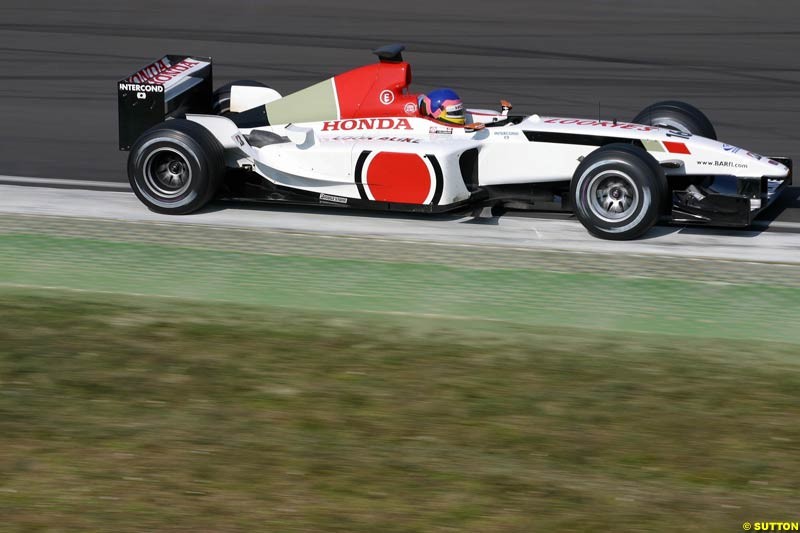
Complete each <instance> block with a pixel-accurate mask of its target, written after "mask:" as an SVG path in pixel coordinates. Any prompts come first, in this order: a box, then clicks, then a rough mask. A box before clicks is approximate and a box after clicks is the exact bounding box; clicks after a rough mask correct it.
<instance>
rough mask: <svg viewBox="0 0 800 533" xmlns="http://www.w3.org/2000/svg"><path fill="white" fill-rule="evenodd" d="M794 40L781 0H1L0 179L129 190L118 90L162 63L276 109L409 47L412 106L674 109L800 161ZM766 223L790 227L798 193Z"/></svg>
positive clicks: (792, 18) (735, 140)
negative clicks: (447, 102)
mask: <svg viewBox="0 0 800 533" xmlns="http://www.w3.org/2000/svg"><path fill="white" fill-rule="evenodd" d="M799 28H800V3H796V2H787V1H785V0H766V1H761V2H758V3H757V4H755V3H753V2H752V1H749V0H726V1H705V2H703V1H696V0H675V1H671V2H641V1H638V0H624V1H623V0H619V1H615V0H609V1H603V2H587V1H584V0H566V1H560V2H534V1H528V0H525V1H520V0H512V1H506V2H502V3H497V2H486V1H485V0H465V1H461V2H458V3H438V2H431V1H426V2H418V1H404V2H391V3H390V2H367V1H356V0H338V1H336V2H332V1H330V0H308V1H303V0H291V1H286V0H281V1H269V0H264V1H252V0H227V1H225V2H198V1H196V0H192V1H189V0H170V1H169V2H163V1H153V0H138V1H136V2H134V1H129V0H124V1H107V0H86V1H74V2H63V0H26V1H24V2H23V1H21V0H4V1H3V2H2V4H1V5H0V81H2V83H1V84H0V124H2V128H0V175H12V176H36V177H45V178H55V179H63V180H100V181H112V182H120V183H122V182H124V181H125V180H126V176H125V160H126V154H124V153H120V152H118V150H117V114H116V113H117V111H116V81H117V80H119V79H121V78H123V77H125V76H126V75H128V74H130V73H131V72H133V71H135V70H136V69H138V68H139V67H141V66H143V65H145V64H147V63H148V62H150V61H152V60H153V59H155V58H158V57H160V56H161V55H163V54H164V53H168V52H169V53H187V54H197V55H201V54H202V55H210V56H212V57H213V58H214V73H215V82H216V83H217V84H222V83H224V82H227V81H230V80H235V79H257V80H261V81H264V82H266V83H268V84H269V85H271V86H272V87H274V88H275V89H277V90H278V91H280V92H282V93H284V94H285V93H288V92H292V91H293V90H296V89H299V88H302V87H305V86H307V85H309V84H311V83H314V82H316V81H319V80H321V79H324V78H326V77H329V76H331V75H333V74H336V73H339V72H342V71H344V70H347V69H349V68H352V67H355V66H359V65H361V64H364V63H367V62H371V61H373V60H374V57H373V56H371V55H370V53H369V50H370V49H371V48H374V47H376V46H379V45H381V44H385V43H391V42H403V43H405V44H406V45H407V46H408V52H407V53H406V58H407V59H408V60H409V61H410V62H411V63H412V67H413V70H414V80H415V82H414V85H413V86H412V87H413V90H415V91H420V92H421V91H426V90H429V89H431V88H433V87H438V86H450V87H453V88H455V89H456V90H457V91H459V93H460V94H461V96H462V98H463V99H464V100H465V101H466V102H467V104H468V105H470V106H475V107H485V106H496V105H497V102H498V100H499V99H500V98H505V99H509V100H511V101H512V102H513V103H514V105H515V112H520V113H525V114H530V113H541V114H551V115H563V116H581V117H584V116H585V117H592V118H594V117H598V116H599V117H601V118H606V119H611V118H619V119H620V120H623V119H630V118H632V117H633V116H634V115H635V114H636V113H637V112H638V111H639V110H640V109H641V108H643V107H644V106H646V105H647V104H649V103H652V102H654V101H658V100H663V99H681V100H686V101H688V102H691V103H693V104H694V105H697V106H698V107H700V108H701V109H703V110H704V111H705V112H706V113H707V114H708V115H709V116H710V117H711V119H712V121H713V122H714V124H715V127H716V129H717V132H718V134H719V137H720V139H722V140H725V141H726V142H729V143H731V144H735V145H738V146H742V147H745V148H747V149H749V150H752V151H755V152H758V153H763V154H765V155H785V156H789V157H792V158H794V159H798V158H800V148H798V147H799V146H800V130H798V123H800V102H798V97H799V96H800V89H799V88H798V87H800V65H798V63H797V56H796V53H797V49H798V48H797V39H798V34H800V29H799ZM76 185H79V186H80V184H79V183H76ZM766 218H767V219H776V220H778V221H783V222H797V221H800V188H798V187H795V188H793V189H791V190H789V191H788V193H787V194H785V195H784V198H783V199H782V200H781V201H780V202H779V203H778V204H777V205H776V206H774V207H773V208H772V209H771V210H770V211H769V212H768V213H767V214H766Z"/></svg>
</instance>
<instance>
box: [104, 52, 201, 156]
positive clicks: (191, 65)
mask: <svg viewBox="0 0 800 533" xmlns="http://www.w3.org/2000/svg"><path fill="white" fill-rule="evenodd" d="M212 91H213V80H212V73H211V58H210V57H200V56H183V55H166V56H164V57H162V58H161V59H159V60H158V61H155V62H153V63H151V64H149V65H147V66H146V67H144V68H142V69H140V70H138V71H136V72H135V73H133V74H131V75H130V76H128V77H127V78H125V79H123V80H120V81H119V82H118V84H117V94H118V104H117V106H118V110H119V149H120V150H130V148H131V145H132V144H133V143H134V142H136V139H138V138H139V136H140V135H141V134H142V133H144V132H145V130H147V129H149V128H150V127H152V126H155V125H156V124H158V123H160V122H163V121H164V120H166V119H167V118H171V117H176V116H179V115H182V114H184V113H187V112H192V113H210V112H211V95H212Z"/></svg>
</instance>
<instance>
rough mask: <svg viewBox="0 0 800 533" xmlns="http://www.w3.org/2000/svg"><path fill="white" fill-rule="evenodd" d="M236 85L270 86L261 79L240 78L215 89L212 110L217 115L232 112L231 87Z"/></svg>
mask: <svg viewBox="0 0 800 533" xmlns="http://www.w3.org/2000/svg"><path fill="white" fill-rule="evenodd" d="M234 85H240V86H244V87H265V88H268V87H267V86H266V85H265V84H263V83H261V82H260V81H253V80H238V81H234V82H231V83H226V84H225V85H222V86H221V87H219V88H218V89H217V90H216V91H214V95H213V96H212V98H211V110H212V111H213V112H214V114H215V115H224V114H225V113H228V112H230V110H231V87H233V86H234Z"/></svg>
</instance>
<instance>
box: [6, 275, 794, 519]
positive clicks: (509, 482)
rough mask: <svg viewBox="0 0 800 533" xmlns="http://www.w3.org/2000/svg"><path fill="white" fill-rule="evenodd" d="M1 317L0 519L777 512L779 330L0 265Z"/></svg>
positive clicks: (777, 515) (783, 487) (755, 515)
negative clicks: (567, 323) (134, 289)
mask: <svg viewBox="0 0 800 533" xmlns="http://www.w3.org/2000/svg"><path fill="white" fill-rule="evenodd" d="M0 323H2V328H0V516H2V520H0V531H37V530H41V531H45V530H46V531H118V532H126V531H145V530H147V531H287V532H293V531H320V532H324V531H355V532H358V531H364V532H373V531H385V532H395V531H396V532H401V531H492V532H512V531H513V532H516V531H520V532H522V531H526V532H527V531H541V530H549V529H551V528H552V529H554V530H559V531H600V530H626V531H635V530H639V531H644V530H658V531H669V530H673V531H736V530H740V528H741V522H743V521H745V520H749V521H754V520H790V519H796V509H797V506H796V503H797V501H798V497H799V496H800V481H799V480H798V479H797V477H796V476H795V475H793V473H795V472H798V471H800V455H798V454H797V444H798V440H799V439H800V426H798V424H797V423H796V421H797V420H798V417H799V416H800V405H798V402H797V391H798V390H800V372H798V370H800V369H799V368H798V366H800V361H798V359H797V357H796V356H797V353H798V345H796V344H791V343H787V344H781V343H767V342H758V343H755V342H747V341H741V340H738V341H735V342H734V341H720V340H718V339H713V338H710V339H704V338H684V337H681V336H676V335H657V334H648V335H645V334H635V333H626V332H623V331H595V330H590V329H573V328H566V327H558V328H554V327H542V326H531V325H528V326H523V325H514V324H511V323H508V324H503V323H491V324H483V325H481V324H479V323H475V322H473V321H465V320H446V319H433V318H430V317H428V318H424V319H415V318H413V317H393V318H392V319H391V321H388V320H387V319H386V318H385V317H381V316H376V315H369V314H360V313H358V312H356V311H353V310H350V311H341V312H335V313H334V312H331V311H326V310H316V311H313V310H310V311H300V310H286V309H278V308H272V307H269V306H259V307H246V306H241V305H233V304H224V303H218V304H215V305H213V306H200V305H198V304H196V303H191V302H183V301H181V300H167V299H158V298H150V297H139V298H127V299H123V298H122V297H114V296H109V295H101V296H92V295H91V294H88V293H86V294H75V293H66V292H58V291H37V290H27V289H8V288H4V289H0ZM793 513H794V514H793Z"/></svg>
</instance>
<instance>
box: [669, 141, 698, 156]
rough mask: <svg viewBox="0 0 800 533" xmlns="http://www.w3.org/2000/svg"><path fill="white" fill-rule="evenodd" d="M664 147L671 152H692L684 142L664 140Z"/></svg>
mask: <svg viewBox="0 0 800 533" xmlns="http://www.w3.org/2000/svg"><path fill="white" fill-rule="evenodd" d="M664 147H665V148H666V149H667V151H668V152H669V153H671V154H691V153H692V152H690V151H689V148H688V147H687V146H686V145H685V144H683V143H676V142H670V141H664Z"/></svg>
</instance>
